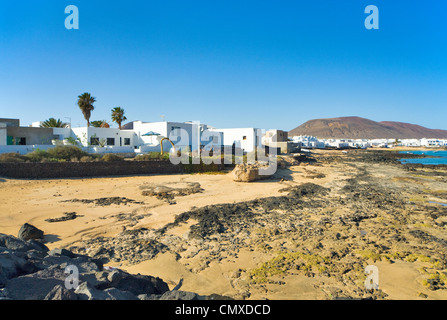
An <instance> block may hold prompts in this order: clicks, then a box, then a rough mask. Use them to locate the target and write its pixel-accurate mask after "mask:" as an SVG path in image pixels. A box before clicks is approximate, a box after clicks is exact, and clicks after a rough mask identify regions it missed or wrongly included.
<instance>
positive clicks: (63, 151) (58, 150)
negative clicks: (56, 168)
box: [47, 146, 88, 161]
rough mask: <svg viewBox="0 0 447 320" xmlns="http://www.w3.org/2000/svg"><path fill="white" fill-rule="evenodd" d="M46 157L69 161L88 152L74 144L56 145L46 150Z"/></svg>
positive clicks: (86, 154)
mask: <svg viewBox="0 0 447 320" xmlns="http://www.w3.org/2000/svg"><path fill="white" fill-rule="evenodd" d="M47 154H48V158H52V159H55V160H65V161H70V160H71V159H72V158H78V159H80V158H82V157H84V156H88V153H87V152H85V151H82V150H81V148H78V147H75V146H56V147H54V148H52V149H49V150H48V151H47Z"/></svg>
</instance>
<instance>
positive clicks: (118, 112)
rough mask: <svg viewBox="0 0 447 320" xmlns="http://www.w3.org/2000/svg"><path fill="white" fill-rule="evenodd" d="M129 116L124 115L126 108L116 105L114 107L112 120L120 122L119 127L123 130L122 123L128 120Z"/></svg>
mask: <svg viewBox="0 0 447 320" xmlns="http://www.w3.org/2000/svg"><path fill="white" fill-rule="evenodd" d="M126 120H127V118H126V117H125V116H124V109H123V108H120V107H116V108H113V109H112V121H113V122H116V123H118V127H119V128H120V130H121V123H122V122H123V121H126Z"/></svg>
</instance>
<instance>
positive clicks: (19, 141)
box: [16, 137, 26, 146]
mask: <svg viewBox="0 0 447 320" xmlns="http://www.w3.org/2000/svg"><path fill="white" fill-rule="evenodd" d="M16 145H18V146H26V138H22V137H17V138H16Z"/></svg>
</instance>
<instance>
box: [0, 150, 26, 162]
mask: <svg viewBox="0 0 447 320" xmlns="http://www.w3.org/2000/svg"><path fill="white" fill-rule="evenodd" d="M25 161H26V158H25V157H24V156H22V155H20V154H18V153H15V152H11V153H3V154H0V162H25Z"/></svg>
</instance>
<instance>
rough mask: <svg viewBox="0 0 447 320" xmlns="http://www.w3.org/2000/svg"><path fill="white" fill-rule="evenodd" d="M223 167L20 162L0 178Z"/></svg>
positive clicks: (3, 168) (0, 171)
mask: <svg viewBox="0 0 447 320" xmlns="http://www.w3.org/2000/svg"><path fill="white" fill-rule="evenodd" d="M224 168H225V166H224V165H223V164H219V165H216V164H212V165H203V164H202V165H182V164H180V165H174V164H172V163H171V162H170V161H166V160H155V159H154V160H148V161H116V162H102V161H101V162H99V161H98V162H43V163H42V162H21V163H0V177H5V178H15V179H58V178H83V177H107V176H128V175H145V174H175V173H193V172H206V171H220V170H223V169H224Z"/></svg>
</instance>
